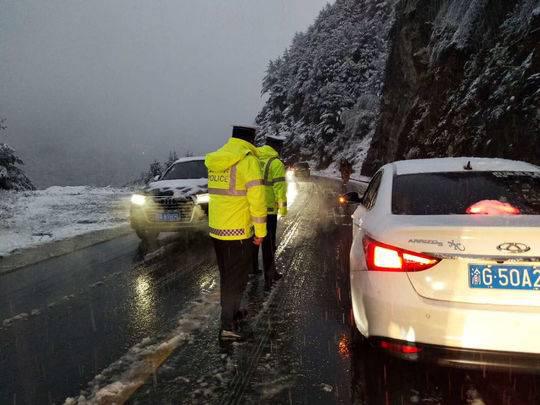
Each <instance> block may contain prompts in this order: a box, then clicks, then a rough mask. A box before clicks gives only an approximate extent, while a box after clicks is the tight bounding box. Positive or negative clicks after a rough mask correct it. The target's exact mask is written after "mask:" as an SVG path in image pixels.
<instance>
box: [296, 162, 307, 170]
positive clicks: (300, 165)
mask: <svg viewBox="0 0 540 405" xmlns="http://www.w3.org/2000/svg"><path fill="white" fill-rule="evenodd" d="M294 167H295V168H296V169H309V164H308V163H307V162H300V163H295V165H294Z"/></svg>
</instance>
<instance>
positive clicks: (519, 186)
mask: <svg viewBox="0 0 540 405" xmlns="http://www.w3.org/2000/svg"><path fill="white" fill-rule="evenodd" d="M392 213H393V214H396V215H452V214H493V215H497V214H500V213H505V214H522V215H540V172H509V171H507V172H475V173H471V172H454V173H420V174H406V175H399V176H396V177H394V185H393V190H392Z"/></svg>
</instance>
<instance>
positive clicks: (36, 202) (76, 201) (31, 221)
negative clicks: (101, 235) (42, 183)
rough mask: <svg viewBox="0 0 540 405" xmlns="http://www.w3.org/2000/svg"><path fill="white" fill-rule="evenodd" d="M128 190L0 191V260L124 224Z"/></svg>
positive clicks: (75, 188) (107, 188)
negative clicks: (37, 247)
mask: <svg viewBox="0 0 540 405" xmlns="http://www.w3.org/2000/svg"><path fill="white" fill-rule="evenodd" d="M129 197H130V190H129V189H125V188H124V189H118V188H110V187H103V188H95V187H88V186H78V187H49V188H48V189H46V190H37V191H25V192H12V191H0V256H6V255H9V254H10V253H14V252H15V251H17V250H20V249H25V248H28V247H33V246H37V245H40V244H43V243H47V242H51V241H57V240H61V239H66V238H71V237H74V236H77V235H82V234H85V233H88V232H92V231H97V230H102V229H108V228H114V227H118V226H122V225H125V224H127V221H128V214H129Z"/></svg>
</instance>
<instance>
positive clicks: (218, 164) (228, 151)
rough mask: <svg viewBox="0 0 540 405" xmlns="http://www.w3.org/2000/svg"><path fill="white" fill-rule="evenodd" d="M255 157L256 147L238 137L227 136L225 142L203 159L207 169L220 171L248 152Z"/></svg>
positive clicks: (236, 161)
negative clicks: (227, 138)
mask: <svg viewBox="0 0 540 405" xmlns="http://www.w3.org/2000/svg"><path fill="white" fill-rule="evenodd" d="M250 153H251V154H252V155H254V156H255V157H257V156H258V155H257V148H256V147H255V146H253V145H252V144H251V143H249V142H246V141H244V140H242V139H238V138H229V140H228V141H227V143H226V144H225V145H223V146H222V147H221V148H220V149H218V150H217V151H215V152H212V153H209V154H208V155H206V158H205V159H204V164H205V165H206V167H207V168H208V170H212V171H216V172H221V171H224V170H226V169H228V168H230V167H232V166H233V165H234V164H236V163H238V162H239V161H240V160H242V159H243V158H244V157H246V155H249V154H250Z"/></svg>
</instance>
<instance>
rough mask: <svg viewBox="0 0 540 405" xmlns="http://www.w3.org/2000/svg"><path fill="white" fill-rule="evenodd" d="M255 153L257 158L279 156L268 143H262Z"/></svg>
mask: <svg viewBox="0 0 540 405" xmlns="http://www.w3.org/2000/svg"><path fill="white" fill-rule="evenodd" d="M257 155H258V157H259V158H261V159H264V160H266V159H270V158H273V157H279V153H277V151H276V150H275V149H274V148H272V147H271V146H268V145H264V146H261V147H259V148H257Z"/></svg>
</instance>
